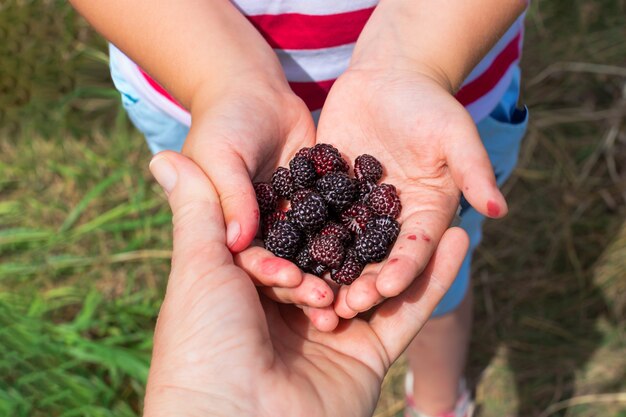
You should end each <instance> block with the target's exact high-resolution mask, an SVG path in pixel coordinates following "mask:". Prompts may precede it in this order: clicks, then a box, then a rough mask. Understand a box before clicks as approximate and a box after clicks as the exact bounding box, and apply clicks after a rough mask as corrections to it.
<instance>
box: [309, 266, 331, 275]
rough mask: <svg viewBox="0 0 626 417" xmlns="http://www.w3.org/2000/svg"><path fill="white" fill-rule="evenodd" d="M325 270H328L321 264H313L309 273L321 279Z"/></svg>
mask: <svg viewBox="0 0 626 417" xmlns="http://www.w3.org/2000/svg"><path fill="white" fill-rule="evenodd" d="M327 270H328V267H327V266H324V265H322V264H316V263H313V266H312V267H311V273H312V274H313V275H317V276H318V277H320V278H321V277H322V275H324V272H326V271H327Z"/></svg>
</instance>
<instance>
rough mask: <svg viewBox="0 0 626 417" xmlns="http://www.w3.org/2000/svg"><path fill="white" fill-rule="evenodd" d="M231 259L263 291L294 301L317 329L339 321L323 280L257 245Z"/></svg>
mask: <svg viewBox="0 0 626 417" xmlns="http://www.w3.org/2000/svg"><path fill="white" fill-rule="evenodd" d="M234 260H235V265H237V266H238V267H240V268H241V269H243V270H244V271H245V272H246V273H247V274H248V275H249V276H250V278H251V279H252V282H254V284H255V285H256V286H257V287H260V291H261V292H262V293H263V294H265V295H266V296H267V297H269V298H270V299H272V300H274V301H277V302H279V303H282V304H295V305H297V306H298V307H300V308H301V309H302V311H303V312H304V314H305V315H306V316H307V317H308V318H309V320H311V323H312V324H313V326H315V328H316V329H317V330H319V331H323V332H330V331H333V330H335V328H336V327H337V325H338V324H339V317H338V316H337V314H336V313H335V310H334V309H333V306H332V304H333V300H334V294H333V290H332V289H331V288H330V287H329V285H328V284H327V283H326V281H324V280H322V279H320V278H318V277H316V276H315V275H311V274H307V273H305V272H302V271H301V270H300V268H298V267H297V266H296V265H295V264H293V263H292V262H290V261H288V260H286V259H282V258H279V257H276V256H274V255H273V254H272V253H271V252H269V251H267V250H265V249H263V248H262V247H260V246H252V247H249V248H247V249H245V250H243V251H242V252H240V253H238V254H236V255H235V257H234Z"/></svg>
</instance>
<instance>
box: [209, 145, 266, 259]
mask: <svg viewBox="0 0 626 417" xmlns="http://www.w3.org/2000/svg"><path fill="white" fill-rule="evenodd" d="M198 163H199V164H200V165H201V166H202V168H203V169H204V171H205V172H206V173H207V175H208V176H209V178H210V179H211V181H212V182H213V184H214V185H215V189H216V190H217V193H218V195H219V199H220V203H221V205H222V210H223V212H224V220H225V222H226V243H227V245H228V247H229V248H230V250H231V251H232V252H234V253H238V252H241V251H242V250H244V249H246V248H247V247H248V246H250V243H252V240H253V239H254V237H255V235H256V233H257V230H258V227H259V217H260V211H259V206H258V203H257V200H256V193H255V192H254V186H253V185H252V180H251V178H250V174H249V172H248V168H247V166H246V164H245V162H244V161H243V159H241V157H240V156H239V155H237V154H235V153H234V152H232V151H229V150H226V151H225V152H212V153H211V154H209V155H206V156H205V155H203V157H200V158H199V159H198Z"/></svg>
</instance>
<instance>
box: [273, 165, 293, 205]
mask: <svg viewBox="0 0 626 417" xmlns="http://www.w3.org/2000/svg"><path fill="white" fill-rule="evenodd" d="M272 188H273V189H274V193H275V194H276V195H277V196H278V197H282V198H286V199H290V198H291V194H292V193H293V181H292V179H291V171H289V170H288V169H287V168H285V167H278V169H277V170H276V171H275V172H274V174H273V175H272Z"/></svg>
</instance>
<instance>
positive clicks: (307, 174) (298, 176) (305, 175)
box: [289, 156, 316, 190]
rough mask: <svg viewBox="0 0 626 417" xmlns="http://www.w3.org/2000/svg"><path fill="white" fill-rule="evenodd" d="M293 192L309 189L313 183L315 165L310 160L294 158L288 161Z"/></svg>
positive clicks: (301, 157)
mask: <svg viewBox="0 0 626 417" xmlns="http://www.w3.org/2000/svg"><path fill="white" fill-rule="evenodd" d="M289 169H290V170H291V179H292V181H293V188H294V190H299V189H301V188H309V187H311V186H313V184H314V183H315V178H316V174H315V165H313V162H311V160H310V159H308V158H305V157H303V156H296V157H294V158H293V159H292V160H291V161H289Z"/></svg>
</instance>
